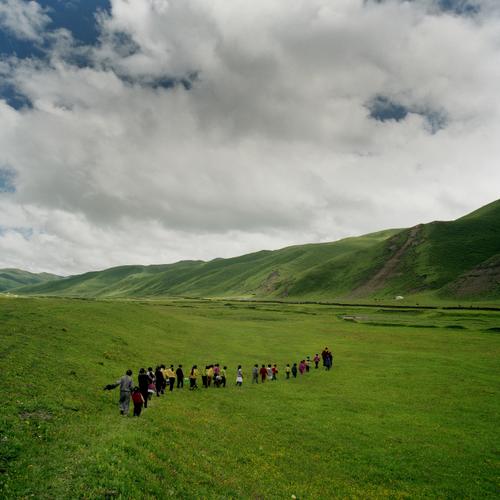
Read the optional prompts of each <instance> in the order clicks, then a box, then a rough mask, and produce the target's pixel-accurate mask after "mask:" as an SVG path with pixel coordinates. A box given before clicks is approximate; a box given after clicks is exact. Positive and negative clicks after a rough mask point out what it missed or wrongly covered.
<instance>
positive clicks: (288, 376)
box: [285, 363, 292, 379]
mask: <svg viewBox="0 0 500 500" xmlns="http://www.w3.org/2000/svg"><path fill="white" fill-rule="evenodd" d="M291 371H292V370H291V369H290V364H289V363H287V364H286V367H285V373H286V378H287V379H288V378H290V372H291Z"/></svg>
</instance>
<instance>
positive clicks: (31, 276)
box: [0, 269, 61, 292]
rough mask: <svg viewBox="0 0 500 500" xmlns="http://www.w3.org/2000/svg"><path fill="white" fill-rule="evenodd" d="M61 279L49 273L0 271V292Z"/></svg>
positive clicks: (16, 270) (19, 270) (13, 270)
mask: <svg viewBox="0 0 500 500" xmlns="http://www.w3.org/2000/svg"><path fill="white" fill-rule="evenodd" d="M59 279H61V277H60V276H56V275H55V274H49V273H38V274H35V273H30V272H28V271H22V270H21V269H0V292H7V291H9V290H13V289H15V288H18V287H20V286H24V285H33V284H37V283H45V282H48V281H54V280H59Z"/></svg>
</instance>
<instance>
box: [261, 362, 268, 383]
mask: <svg viewBox="0 0 500 500" xmlns="http://www.w3.org/2000/svg"><path fill="white" fill-rule="evenodd" d="M259 373H260V378H261V380H262V383H264V382H265V381H266V377H267V369H266V365H262V367H261V369H260V370H259Z"/></svg>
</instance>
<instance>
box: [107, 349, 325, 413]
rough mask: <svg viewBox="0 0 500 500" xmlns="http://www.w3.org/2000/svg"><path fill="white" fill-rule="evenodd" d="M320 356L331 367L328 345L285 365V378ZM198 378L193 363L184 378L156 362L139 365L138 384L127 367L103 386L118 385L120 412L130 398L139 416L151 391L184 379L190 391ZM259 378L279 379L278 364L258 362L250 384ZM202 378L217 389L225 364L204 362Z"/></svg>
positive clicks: (303, 370)
mask: <svg viewBox="0 0 500 500" xmlns="http://www.w3.org/2000/svg"><path fill="white" fill-rule="evenodd" d="M321 359H322V360H323V366H324V367H325V368H326V370H330V369H331V367H332V366H333V354H332V352H331V351H330V350H329V349H328V347H325V349H324V350H323V351H322V353H321V357H320V356H319V354H316V355H315V356H314V357H313V359H312V360H311V359H310V357H309V356H307V358H306V359H303V360H301V361H300V362H299V363H293V365H292V366H291V367H290V364H287V365H286V367H285V369H284V371H285V376H286V378H287V379H290V376H292V377H293V378H296V377H297V374H300V375H303V374H304V373H307V372H309V371H310V369H311V366H312V363H313V362H314V367H315V368H316V369H317V368H318V367H319V363H320V361H321ZM198 377H199V370H198V365H193V367H192V368H191V370H190V371H189V375H188V377H186V378H185V377H184V370H183V368H182V365H179V366H178V367H177V369H175V370H174V365H170V366H169V367H168V368H167V367H166V366H165V365H158V366H157V367H156V368H155V370H153V368H152V367H149V368H148V369H147V370H146V369H145V368H141V369H140V370H139V375H138V377H137V382H138V385H137V386H134V384H133V380H132V370H127V372H126V374H125V375H123V377H121V378H120V379H119V380H117V381H116V382H115V383H114V384H108V385H106V386H105V387H104V389H105V390H110V389H114V388H115V387H120V413H121V414H122V415H128V413H129V405H130V400H132V402H133V404H134V416H136V417H138V416H140V414H141V412H142V408H143V407H144V408H147V407H148V401H149V400H150V399H151V397H152V396H153V395H154V394H156V396H157V397H160V395H161V394H165V391H166V390H167V387H168V389H169V390H170V391H173V390H174V386H175V385H176V383H177V388H178V389H182V388H183V387H184V380H186V381H187V380H189V389H190V390H195V389H198ZM259 378H260V381H261V383H264V382H266V380H271V381H276V380H278V366H277V365H276V364H274V365H271V364H268V365H267V367H266V365H265V364H263V365H262V366H261V368H260V369H259V365H258V364H255V365H254V366H253V368H252V383H255V384H258V383H259ZM201 380H202V384H203V387H204V388H205V389H208V388H209V387H211V386H212V385H213V387H216V388H219V387H226V381H227V366H222V367H221V365H220V364H219V363H215V364H211V365H206V366H205V368H204V369H203V371H202V375H201ZM236 385H237V386H239V387H241V386H242V385H243V369H242V367H241V365H238V368H237V370H236Z"/></svg>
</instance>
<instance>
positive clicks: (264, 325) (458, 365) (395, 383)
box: [0, 298, 500, 499]
mask: <svg viewBox="0 0 500 500" xmlns="http://www.w3.org/2000/svg"><path fill="white" fill-rule="evenodd" d="M499 330H500V313H498V312H494V311H491V312H488V311H455V310H451V311H450V310H439V309H438V310H398V311H394V310H390V309H386V308H383V307H373V308H356V307H347V306H345V307H329V306H320V305H291V304H289V305H287V304H246V303H235V302H216V301H213V302H211V301H165V302H161V301H158V302H146V301H143V302H138V301H137V302H132V301H131V302H111V301H94V300H74V299H73V300H70V299H35V298H27V299H14V298H10V299H7V298H4V299H0V359H1V366H2V386H1V389H0V391H1V401H2V406H1V411H0V415H1V418H0V431H1V439H0V446H1V448H0V450H1V462H0V469H1V476H0V478H1V479H0V480H1V484H0V488H1V489H0V496H1V497H2V498H30V497H35V498H114V497H121V498H153V497H158V498H160V497H173V498H200V497H204V498H290V497H291V496H292V495H296V496H297V498H299V499H300V498H333V497H351V498H353V497H357V498H377V497H389V498H410V497H411V498H436V497H440V498H494V497H497V495H498V482H499V455H498V453H499V444H500V443H499V437H498V416H499V410H500V400H499V397H498V389H499V385H500V384H499V382H500V375H499V361H498V360H499V354H500V336H499ZM325 345H328V346H330V347H331V348H332V349H333V351H334V353H335V367H334V370H333V371H332V372H330V373H326V372H323V371H322V370H318V371H317V372H316V371H313V372H312V373H310V374H309V375H308V376H305V377H302V378H300V379H298V380H291V381H285V380H279V381H278V382H276V383H269V384H265V385H259V386H252V385H251V384H249V379H248V374H249V371H250V367H251V366H252V365H253V364H254V363H255V362H259V363H260V362H276V363H278V364H279V365H280V366H281V367H282V366H283V364H284V363H287V362H292V361H294V360H298V359H299V358H302V357H303V356H304V355H306V354H314V353H315V352H318V350H319V349H320V348H322V347H323V346H325ZM209 361H211V362H215V361H218V362H221V363H226V364H227V365H228V367H229V373H230V377H229V387H227V388H226V389H220V390H216V389H209V390H199V391H197V392H189V391H187V390H184V391H174V392H173V393H172V394H168V395H166V396H164V397H161V398H159V399H156V398H155V399H154V400H153V402H152V404H151V407H150V408H148V409H147V410H145V412H144V414H143V416H141V417H140V418H139V419H134V418H132V417H130V418H124V417H120V416H119V414H118V407H117V398H118V394H117V393H116V392H104V391H102V386H103V385H105V384H106V383H108V382H110V381H113V380H115V379H116V378H117V377H118V376H119V375H121V373H122V372H123V371H124V370H125V369H127V368H129V367H131V368H132V369H133V370H134V376H135V375H136V373H137V369H138V368H139V367H141V366H148V365H151V364H154V363H159V362H165V363H179V362H181V363H183V364H184V365H185V366H189V365H191V364H193V363H195V362H197V363H198V364H202V363H205V362H209ZM239 363H241V364H242V365H243V367H244V370H245V373H246V375H247V376H246V379H245V384H244V385H243V387H242V388H241V389H238V388H236V387H235V386H234V385H233V384H234V377H233V375H232V374H233V372H234V371H235V368H236V365H237V364H239Z"/></svg>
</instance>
